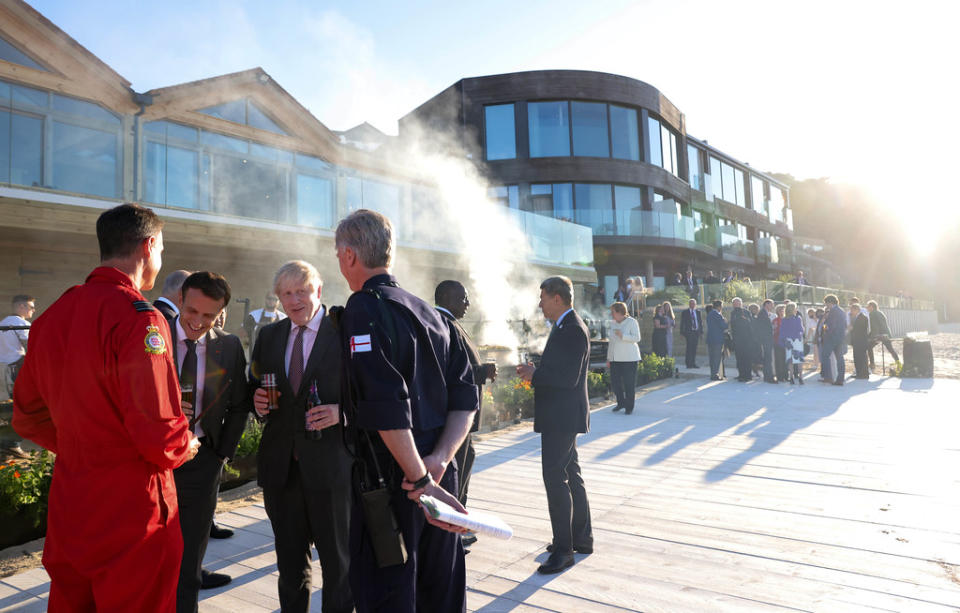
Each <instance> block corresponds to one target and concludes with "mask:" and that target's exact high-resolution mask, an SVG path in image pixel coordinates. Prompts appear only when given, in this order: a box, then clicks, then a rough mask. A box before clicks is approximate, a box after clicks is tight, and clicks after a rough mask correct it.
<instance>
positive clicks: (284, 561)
mask: <svg viewBox="0 0 960 613" xmlns="http://www.w3.org/2000/svg"><path fill="white" fill-rule="evenodd" d="M274 291H275V292H276V294H277V296H279V297H280V303H281V304H282V305H283V310H284V312H285V313H286V314H287V319H283V320H280V321H278V322H275V323H272V324H270V325H268V326H266V327H264V328H263V329H262V330H261V331H260V334H259V335H258V336H257V339H256V342H255V343H254V347H253V354H252V356H251V359H250V377H251V382H252V387H253V388H254V389H255V390H256V391H255V392H254V396H253V404H254V408H255V409H256V412H257V415H259V416H260V419H261V420H264V421H265V422H266V425H265V426H264V429H263V437H262V438H261V440H260V451H259V453H258V454H257V482H258V483H259V484H260V487H262V488H263V503H264V507H265V508H266V510H267V516H268V517H269V518H270V523H271V524H272V525H273V534H274V537H275V539H276V551H277V569H278V570H279V572H280V577H279V580H278V584H277V589H278V592H279V596H280V608H281V610H283V611H284V612H287V611H301V612H304V613H305V612H306V611H308V610H309V609H310V575H311V571H310V557H311V556H310V546H311V544H313V545H314V546H316V548H317V554H318V557H319V559H320V566H321V569H322V571H323V609H322V610H323V611H324V613H335V612H339V611H344V612H347V611H352V610H353V598H352V596H351V593H350V583H349V579H348V574H347V572H348V571H349V568H350V564H349V534H350V496H351V493H350V464H351V460H350V456H349V455H348V453H347V450H346V447H345V446H344V444H343V436H342V432H341V425H340V409H339V402H340V362H341V354H340V345H339V339H340V336H339V331H338V329H337V324H336V322H335V321H334V318H333V317H332V316H331V315H332V313H330V312H329V311H328V309H327V308H326V307H325V306H324V305H323V304H322V303H321V302H320V295H321V293H322V291H323V282H322V281H321V279H320V274H319V273H318V272H317V269H316V268H314V267H313V266H312V265H310V264H308V263H307V262H303V261H300V260H294V261H291V262H287V263H286V264H284V265H283V266H281V267H280V270H278V271H277V274H276V276H275V277H274ZM268 373H269V374H273V375H274V376H275V379H276V382H277V389H278V391H279V395H280V396H279V401H278V406H277V408H276V409H274V410H269V409H268V402H267V393H266V391H265V390H264V389H263V388H262V387H260V381H261V379H262V377H263V375H264V374H268ZM314 383H315V384H316V389H317V393H318V395H319V397H320V404H319V405H317V406H308V396H309V395H310V389H311V385H312V384H314Z"/></svg>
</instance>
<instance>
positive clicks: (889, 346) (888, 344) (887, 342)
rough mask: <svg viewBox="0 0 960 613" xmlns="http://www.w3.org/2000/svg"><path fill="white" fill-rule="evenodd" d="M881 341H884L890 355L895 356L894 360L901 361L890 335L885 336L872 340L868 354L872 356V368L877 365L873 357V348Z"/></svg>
mask: <svg viewBox="0 0 960 613" xmlns="http://www.w3.org/2000/svg"><path fill="white" fill-rule="evenodd" d="M881 343H883V346H884V347H886V349H887V351H889V352H890V356H891V357H893V361H894V362H899V361H900V356H899V355H898V354H897V350H896V349H894V348H893V343H892V342H891V341H890V337H889V336H883V337H880V338H875V339H873V340H871V341H870V351H869V353H868V354H867V355H868V356H869V357H870V368H873V367H874V366H876V365H877V363H876V362H875V361H874V358H873V348H874V347H876V346H877V345H879V344H881Z"/></svg>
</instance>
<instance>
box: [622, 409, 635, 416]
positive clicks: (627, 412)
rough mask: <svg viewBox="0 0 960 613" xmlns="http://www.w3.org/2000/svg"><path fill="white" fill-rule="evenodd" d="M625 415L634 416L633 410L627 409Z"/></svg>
mask: <svg viewBox="0 0 960 613" xmlns="http://www.w3.org/2000/svg"><path fill="white" fill-rule="evenodd" d="M623 414H624V415H633V409H627V410H625V411H624V412H623Z"/></svg>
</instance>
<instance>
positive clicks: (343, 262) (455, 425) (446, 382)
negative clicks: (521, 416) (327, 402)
mask: <svg viewBox="0 0 960 613" xmlns="http://www.w3.org/2000/svg"><path fill="white" fill-rule="evenodd" d="M334 241H335V244H336V249H337V260H338V262H339V264H340V273H341V275H343V278H344V279H345V280H346V282H347V285H348V286H349V287H350V289H351V290H352V291H353V294H352V295H351V296H350V298H349V300H347V305H346V308H345V309H344V311H343V315H342V317H341V326H340V333H341V349H342V351H343V382H342V384H341V385H342V388H343V389H344V390H345V397H344V398H343V403H344V414H345V416H346V419H347V424H348V428H347V431H348V432H347V434H348V439H349V440H350V441H351V445H352V447H353V448H354V449H355V453H356V458H355V464H354V469H353V475H354V491H355V496H354V500H355V502H354V505H353V516H352V519H353V524H352V530H351V534H350V557H351V565H350V583H351V587H352V589H353V596H354V599H355V601H356V607H357V612H358V613H366V612H369V611H391V612H394V611H396V612H397V613H414V612H415V611H464V610H465V608H466V566H465V564H464V554H463V545H462V543H461V541H460V535H461V534H462V533H463V532H465V531H464V530H463V529H461V528H458V527H456V526H452V525H449V524H446V523H444V522H440V521H439V520H437V519H434V518H433V517H431V516H430V515H429V513H428V512H427V511H426V509H425V508H421V506H420V503H419V500H420V496H421V495H427V496H431V497H433V498H435V499H437V500H439V501H441V502H443V503H446V504H448V505H450V506H451V507H453V508H454V509H456V510H458V511H461V512H464V511H465V509H464V507H463V505H461V504H460V502H459V501H458V500H457V497H456V495H457V493H458V484H457V477H458V474H457V472H458V469H457V466H456V462H454V461H453V457H454V455H455V453H456V451H457V449H459V447H460V445H461V444H462V443H463V441H464V439H465V438H466V436H467V433H468V432H469V431H470V426H471V424H472V423H473V418H474V412H475V411H476V410H477V406H478V404H479V398H478V395H477V386H476V385H475V384H474V381H473V371H472V369H471V367H470V360H469V358H468V357H467V352H466V349H465V348H463V347H462V346H461V345H459V344H458V343H457V342H456V341H455V340H452V339H451V338H450V332H449V330H450V329H449V326H448V325H447V324H446V323H445V322H444V320H443V318H442V317H441V316H440V313H439V312H438V311H437V310H436V309H435V308H433V307H431V306H430V305H429V304H427V303H426V302H424V301H423V300H421V299H419V298H417V297H416V296H414V295H413V294H411V293H409V292H407V291H406V290H404V289H402V288H401V287H400V286H399V284H398V283H397V280H396V278H395V277H394V276H393V275H392V274H390V271H391V269H392V266H393V256H394V253H395V252H396V238H395V234H394V229H393V224H392V223H391V222H390V220H389V219H387V218H386V217H385V216H384V215H381V214H380V213H377V212H375V211H370V210H367V209H359V210H357V211H354V212H353V213H351V214H350V215H347V216H346V217H345V218H343V219H342V220H341V221H340V223H339V224H338V225H337V229H336V233H335V238H334ZM284 310H286V309H284ZM287 315H288V316H290V317H293V314H292V313H291V312H290V311H289V310H287ZM414 373H416V375H414ZM381 494H382V495H383V496H381ZM383 497H386V498H388V500H383ZM377 500H381V501H383V502H382V503H380V504H378V503H377V502H376V501H377ZM364 505H366V506H364ZM365 509H367V510H370V514H369V515H368V514H367V513H365V512H364V510H365ZM376 511H379V512H376ZM378 518H380V519H379V520H378ZM373 522H376V523H373ZM397 530H399V535H402V543H401V541H400V537H399V536H395V537H391V538H390V539H383V538H379V539H378V540H377V541H376V546H377V549H376V550H375V549H374V546H375V545H374V541H373V540H372V535H373V534H383V533H384V531H385V532H386V534H387V535H393V534H396V531H397ZM401 547H403V548H404V550H403V551H401ZM404 551H405V552H406V553H405V554H404Z"/></svg>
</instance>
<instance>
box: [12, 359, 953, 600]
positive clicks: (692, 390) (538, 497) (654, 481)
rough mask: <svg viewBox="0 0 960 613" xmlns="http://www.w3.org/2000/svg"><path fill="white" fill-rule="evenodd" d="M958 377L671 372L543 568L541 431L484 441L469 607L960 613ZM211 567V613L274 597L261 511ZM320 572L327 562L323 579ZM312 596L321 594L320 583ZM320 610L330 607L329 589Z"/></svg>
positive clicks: (622, 433) (596, 456)
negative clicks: (576, 542)
mask: <svg viewBox="0 0 960 613" xmlns="http://www.w3.org/2000/svg"><path fill="white" fill-rule="evenodd" d="M958 397H960V381H953V380H937V381H935V382H933V381H929V380H926V381H924V380H904V381H900V380H896V379H881V378H877V377H874V378H873V380H871V381H849V382H848V383H847V385H846V386H844V387H842V388H838V387H833V386H825V385H822V384H819V383H816V382H815V378H814V377H810V378H809V379H808V384H807V385H806V386H804V387H799V386H792V387H791V386H786V385H778V386H775V385H767V384H763V383H751V384H746V385H744V384H738V383H736V382H729V381H727V382H719V383H708V382H707V381H706V379H703V378H699V379H692V380H688V381H684V382H680V383H678V384H676V385H672V386H669V387H666V388H664V389H661V390H659V391H654V392H651V393H648V394H646V395H644V396H642V397H641V398H640V399H639V400H638V406H637V410H636V412H635V413H634V414H633V415H630V416H626V415H623V414H622V413H612V412H611V411H610V410H609V408H608V409H604V410H600V411H597V412H595V413H594V414H593V418H592V419H593V430H592V432H591V433H590V434H588V435H585V436H583V437H581V439H580V460H581V465H582V466H583V472H584V476H585V480H586V483H587V489H588V492H589V495H590V502H591V505H592V517H593V526H594V535H595V539H596V543H595V547H596V551H595V553H594V554H592V555H589V556H584V555H577V564H576V565H575V566H574V567H573V568H571V569H569V570H567V571H566V572H564V573H561V574H559V575H555V576H551V577H544V576H540V575H537V574H536V567H537V565H538V563H539V562H540V561H542V560H543V559H545V557H546V554H545V553H544V550H543V547H544V545H545V544H546V543H547V542H549V540H550V523H549V520H548V518H547V513H546V496H545V494H544V490H543V484H542V481H541V478H540V457H539V453H540V452H539V444H540V440H539V436H538V435H535V434H534V433H532V432H530V430H529V428H528V427H518V428H517V429H515V430H511V431H509V432H505V433H500V434H499V435H496V436H487V437H486V438H485V439H484V440H483V441H482V442H480V443H479V445H478V451H479V455H478V458H477V465H476V471H475V473H474V477H473V480H472V484H471V499H470V506H471V507H474V508H478V509H480V508H482V509H489V510H496V511H497V512H499V513H500V514H501V515H502V516H503V517H504V518H505V519H506V520H507V521H508V522H509V523H511V525H512V526H513V527H514V531H515V534H516V536H515V537H514V538H513V539H512V540H510V541H507V542H504V541H496V540H492V539H481V540H480V541H478V542H477V543H476V544H475V545H474V546H473V548H472V553H470V555H468V556H467V572H468V576H467V582H468V590H469V591H468V609H469V610H471V611H482V612H484V613H493V612H500V611H503V612H508V611H509V612H516V613H521V612H527V611H564V612H567V611H569V612H582V611H603V612H606V611H624V610H627V611H670V612H674V611H691V612H698V613H699V612H707V611H779V610H783V611H824V612H834V611H908V612H914V611H921V612H922V611H951V610H960V584H958V583H960V577H958V575H960V572H958V569H957V567H955V566H954V564H960V547H958V544H960V527H958V523H960V504H958V487H957V486H958V474H960V461H958V460H960V442H958V431H960V429H958V425H960V419H958V408H960V406H958V404H960V403H958ZM219 521H221V522H222V523H224V524H228V525H232V526H235V527H237V528H238V534H237V536H235V537H234V538H233V539H229V540H226V541H219V542H212V543H211V547H210V550H209V551H208V556H207V566H208V567H210V568H213V569H221V568H222V569H225V571H226V572H229V573H231V574H233V575H234V582H233V583H232V584H231V585H230V586H227V587H226V588H223V589H221V590H216V591H213V592H202V593H201V596H202V597H203V598H204V600H202V601H201V603H200V610H201V611H230V612H231V613H240V612H243V611H264V610H276V609H277V600H276V574H275V573H276V565H275V561H276V560H275V558H274V554H273V550H272V538H271V531H270V525H269V522H267V521H266V519H265V514H264V512H263V509H262V507H260V506H251V507H246V508H243V509H240V510H239V511H237V512H233V513H228V514H224V515H222V516H221V517H220V518H219ZM315 577H316V579H317V582H319V573H315ZM45 581H46V578H45V575H44V574H43V571H42V569H37V570H34V571H30V572H29V573H23V574H21V575H16V576H14V577H8V578H6V579H3V580H2V582H0V609H2V610H17V611H25V610H43V606H44V604H45V603H44V600H43V597H44V595H45V593H46V589H47V588H48V584H45V583H44V582H45ZM318 591H319V590H318ZM313 609H314V610H316V611H319V610H320V594H319V593H318V594H317V595H316V596H315V598H314V603H313Z"/></svg>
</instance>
